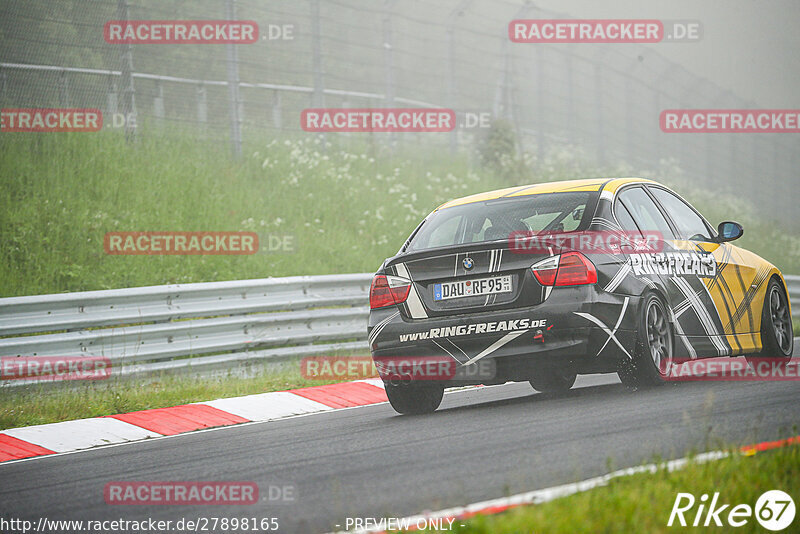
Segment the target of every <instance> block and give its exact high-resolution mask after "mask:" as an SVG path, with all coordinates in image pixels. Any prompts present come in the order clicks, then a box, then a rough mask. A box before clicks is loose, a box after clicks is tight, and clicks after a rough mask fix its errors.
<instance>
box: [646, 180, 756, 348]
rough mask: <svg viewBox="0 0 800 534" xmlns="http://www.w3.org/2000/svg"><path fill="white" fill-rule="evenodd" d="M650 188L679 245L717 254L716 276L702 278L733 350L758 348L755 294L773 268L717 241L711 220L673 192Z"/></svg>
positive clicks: (729, 245)
mask: <svg viewBox="0 0 800 534" xmlns="http://www.w3.org/2000/svg"><path fill="white" fill-rule="evenodd" d="M648 190H649V191H650V193H651V194H652V195H653V197H654V198H655V200H656V201H657V202H658V203H659V205H660V206H661V207H662V208H663V210H664V212H665V213H666V215H667V216H668V217H669V218H670V221H671V222H672V224H673V226H674V227H675V230H676V233H677V237H678V238H679V239H678V240H677V241H676V243H678V246H679V247H680V248H683V249H684V250H687V251H693V250H695V251H698V252H700V253H701V254H709V255H711V256H712V257H713V259H714V263H715V264H716V265H715V267H714V270H715V273H714V276H706V277H700V280H701V281H702V282H703V284H704V286H705V288H706V290H707V291H708V294H709V295H710V297H711V300H712V301H713V304H714V308H715V311H716V313H717V315H719V318H720V321H721V323H722V335H723V336H724V338H725V342H726V343H727V344H728V345H729V346H730V348H731V353H732V354H742V353H746V352H750V351H752V350H754V349H755V348H756V334H755V333H756V332H758V330H759V328H760V326H761V325H760V323H761V321H760V319H761V313H760V312H761V308H760V305H759V304H758V303H756V302H754V300H755V298H754V297H755V296H756V295H757V294H758V289H759V287H760V286H761V285H762V284H764V283H765V281H766V280H767V278H768V275H769V269H768V268H766V267H762V268H761V269H759V267H760V263H761V262H757V261H756V258H755V256H754V255H753V254H752V253H750V252H747V251H745V250H743V249H741V248H739V247H737V246H735V245H732V244H731V243H717V242H715V240H714V238H715V236H716V233H715V232H714V231H713V230H712V229H711V226H710V225H709V224H708V222H707V221H706V220H705V219H703V217H702V216H701V215H700V214H699V213H698V212H697V211H696V210H695V209H694V208H693V207H692V206H691V205H689V203H687V202H686V201H685V200H683V199H682V198H680V197H679V196H678V195H676V194H675V193H673V192H672V191H669V190H667V189H665V188H662V187H657V186H648ZM760 271H763V272H760ZM710 311H711V310H710Z"/></svg>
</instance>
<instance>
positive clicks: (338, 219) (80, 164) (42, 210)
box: [0, 132, 503, 296]
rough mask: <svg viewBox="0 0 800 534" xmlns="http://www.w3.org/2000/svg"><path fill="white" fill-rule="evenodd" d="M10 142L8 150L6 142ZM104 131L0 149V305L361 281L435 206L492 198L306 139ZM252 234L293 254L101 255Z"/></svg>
mask: <svg viewBox="0 0 800 534" xmlns="http://www.w3.org/2000/svg"><path fill="white" fill-rule="evenodd" d="M12 135H13V137H12ZM188 139H189V138H188V136H178V135H170V136H166V135H165V136H160V137H153V136H151V137H146V136H142V138H141V139H140V140H139V142H138V143H137V144H136V145H135V146H130V145H128V144H126V143H125V141H124V139H123V138H122V137H121V136H119V135H117V134H115V133H109V132H103V133H98V134H84V135H76V134H54V135H39V136H36V135H35V134H21V135H19V136H18V135H15V134H9V135H7V136H3V140H2V141H1V142H0V203H2V205H3V209H2V210H0V232H2V233H1V234H0V243H2V245H0V296H13V295H26V294H41V293H56V292H64V291H80V290H94V289H109V288H121V287H134V286H143V285H157V284H166V283H178V282H182V283H186V282H201V281H216V280H234V279H247V278H262V277H268V276H290V275H304V274H330V273H347V272H369V271H374V270H375V269H377V268H378V266H379V265H380V263H381V262H382V261H383V259H384V258H386V257H387V256H391V255H393V254H394V253H395V252H396V251H397V250H398V249H399V248H400V246H401V245H402V243H403V241H404V240H405V238H406V237H407V236H408V234H409V233H410V232H411V231H412V230H413V229H414V227H415V226H416V225H417V224H418V223H419V221H420V220H421V219H422V218H423V217H424V216H425V215H427V213H429V212H430V211H431V210H432V209H433V208H435V207H436V206H437V205H438V204H440V203H441V202H444V201H445V200H447V199H450V198H453V197H458V196H463V195H466V194H469V193H473V192H478V191H481V190H484V189H490V188H497V187H501V186H502V185H503V184H502V183H500V182H499V181H497V180H492V179H489V178H486V177H479V176H477V175H476V174H474V173H470V172H468V171H467V167H466V163H465V161H464V160H458V159H455V160H448V159H446V158H445V159H444V160H442V159H440V158H438V155H437V154H435V153H432V154H430V158H428V157H423V156H419V157H417V158H416V159H414V160H409V159H403V158H399V157H398V158H394V157H391V156H386V155H383V156H377V157H373V156H371V155H369V154H367V153H364V152H360V153H357V154H354V153H349V152H346V151H342V150H335V149H333V148H331V149H329V150H328V151H327V153H323V151H322V148H321V145H320V144H318V143H317V142H316V141H315V140H314V139H306V140H305V141H290V140H286V141H283V142H280V143H279V142H276V141H271V142H265V143H263V144H262V145H261V146H252V147H250V148H249V149H248V150H247V152H246V154H245V156H244V158H243V159H242V160H241V161H234V160H233V159H232V158H231V157H230V156H229V154H228V149H229V147H228V145H227V144H224V143H222V144H218V145H212V144H210V143H208V142H195V141H190V140H188ZM155 230H168V231H201V230H202V231H254V232H257V233H259V234H260V235H262V234H273V235H292V236H294V248H295V251H294V252H274V253H264V254H256V255H253V256H108V255H106V254H105V253H104V251H103V236H104V235H105V233H106V232H110V231H155Z"/></svg>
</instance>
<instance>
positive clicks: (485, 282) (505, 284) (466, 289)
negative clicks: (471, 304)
mask: <svg viewBox="0 0 800 534" xmlns="http://www.w3.org/2000/svg"><path fill="white" fill-rule="evenodd" d="M496 293H511V276H492V277H491V278H479V279H478V280H463V281H460V282H442V283H440V284H433V300H449V299H458V298H464V297H479V296H481V295H493V294H496Z"/></svg>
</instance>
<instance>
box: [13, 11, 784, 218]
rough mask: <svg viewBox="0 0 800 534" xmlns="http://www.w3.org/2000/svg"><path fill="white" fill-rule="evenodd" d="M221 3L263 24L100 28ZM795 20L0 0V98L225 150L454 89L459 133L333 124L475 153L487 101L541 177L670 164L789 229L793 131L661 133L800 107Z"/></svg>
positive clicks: (208, 14) (443, 99) (203, 15)
mask: <svg viewBox="0 0 800 534" xmlns="http://www.w3.org/2000/svg"><path fill="white" fill-rule="evenodd" d="M226 9H233V11H234V12H235V18H237V19H252V20H255V21H256V22H257V23H258V24H259V27H260V33H261V36H262V37H263V38H264V39H262V40H261V41H260V42H258V43H256V44H252V45H232V46H229V45H208V44H206V45H186V44H184V45H164V44H160V45H159V44H148V45H132V46H126V45H110V44H107V43H106V42H105V41H104V40H103V32H102V29H103V24H104V23H105V22H106V21H108V20H111V19H119V18H125V17H127V18H129V19H133V20H136V19H190V20H191V19H223V18H226ZM515 18H622V19H637V18H648V19H652V18H657V19H661V20H665V21H669V20H681V21H686V20H693V21H698V22H699V23H701V24H702V38H701V39H700V40H699V41H691V42H677V43H669V42H661V43H655V44H648V45H639V44H519V43H511V42H509V40H508V37H507V28H508V23H509V22H510V21H511V20H513V19H515ZM798 23H800V4H798V3H797V2H795V1H792V0H774V1H769V2H764V1H761V2H757V1H750V0H728V1H722V0H716V1H706V2H697V1H689V0H679V1H668V2H667V1H663V2H656V1H641V0H617V1H614V2H597V1H590V0H572V1H561V0H559V1H556V0H543V1H538V2H532V3H529V2H521V1H511V0H472V1H470V0H445V1H437V2H432V1H429V2H422V1H405V0H384V1H374V0H373V1H371V0H292V1H288V0H270V1H262V0H192V1H188V0H49V1H34V2H32V1H28V0H2V1H0V104H2V105H3V106H4V107H47V106H62V107H97V108H100V109H101V110H102V111H103V113H104V116H105V117H106V128H107V129H112V128H114V127H119V128H121V129H125V130H126V131H128V133H135V135H137V136H141V135H147V134H148V132H150V131H161V132H163V131H167V132H170V133H175V134H177V135H188V136H195V137H197V138H204V139H219V140H220V142H223V141H224V142H230V143H231V144H232V149H233V150H234V151H237V152H238V151H241V146H242V143H244V144H245V146H246V145H247V144H248V143H260V142H264V141H265V140H269V139H280V138H283V137H286V136H309V135H312V134H309V133H306V132H302V130H301V129H300V124H299V116H300V112H301V111H302V110H303V109H305V108H308V107H323V106H324V107H420V106H422V107H446V108H452V109H454V110H455V111H456V112H457V113H458V116H459V123H460V124H461V126H460V127H459V128H458V129H457V130H456V131H455V132H453V133H452V134H446V133H445V134H431V133H424V134H332V135H331V134H328V135H326V137H325V139H326V141H327V142H329V143H338V144H341V145H343V146H347V145H351V144H353V143H363V142H364V141H366V142H368V143H369V144H371V146H377V147H383V148H387V149H388V150H390V151H395V150H409V149H410V150H413V149H414V147H417V146H418V147H426V148H427V147H432V146H434V147H435V146H437V145H438V146H441V147H442V149H446V150H448V151H449V152H450V153H451V154H453V155H457V154H462V155H466V156H467V157H469V158H472V160H474V159H475V158H474V154H475V153H476V151H477V149H478V146H479V144H480V143H481V141H482V139H485V137H486V135H487V128H481V127H472V128H468V127H465V125H464V121H465V120H466V117H467V116H468V115H471V116H472V117H478V116H480V117H484V118H486V117H490V118H491V120H492V121H493V123H494V124H497V123H500V124H501V125H505V126H506V127H507V128H508V130H510V131H511V132H512V133H513V139H514V144H515V148H514V150H515V152H516V155H515V157H518V158H519V159H520V160H522V161H524V162H526V163H527V164H530V165H531V167H532V168H533V169H535V170H536V172H538V174H537V175H536V178H537V179H547V168H548V167H549V166H550V165H551V164H552V162H564V161H572V160H575V161H581V162H588V163H589V164H590V165H591V168H593V169H596V171H595V173H596V174H605V173H617V174H619V173H624V174H645V175H647V173H648V172H653V173H656V174H659V175H664V174H665V173H667V174H669V173H674V174H675V175H676V176H675V179H676V180H684V181H687V182H690V183H692V184H694V185H698V186H702V187H703V188H705V189H707V190H709V191H711V192H714V191H720V192H724V193H727V194H735V195H741V197H742V198H746V199H747V200H749V201H750V202H751V203H752V204H753V205H754V206H755V207H756V209H757V210H758V211H759V213H760V214H761V215H763V217H765V218H767V219H771V220H774V221H776V222H777V223H779V225H780V226H781V227H784V228H786V229H791V230H796V229H797V228H799V227H800V208H798V207H797V206H796V201H795V198H794V193H795V185H796V182H797V180H796V169H797V167H798V163H799V162H800V158H798V150H797V149H798V138H797V137H796V136H794V135H792V134H767V133H763V134H687V133H673V134H665V133H662V132H661V131H660V129H659V122H658V117H659V113H660V112H661V111H662V110H664V109H671V108H703V109H705V108H750V109H766V108H796V107H800V102H798V98H799V97H798V95H797V89H796V88H797V87H798V86H799V85H800V58H798V54H797V53H796V51H797V50H798V49H800V46H798V45H800V35H798V32H797V27H798ZM270 27H275V28H277V27H289V28H290V29H291V38H290V39H288V38H287V39H276V40H269V39H266V37H267V36H268V34H269V31H270ZM231 87H236V88H238V90H237V91H231V89H230V88H231ZM130 116H133V117H135V120H136V128H135V130H132V128H131V124H130V122H131V121H128V122H127V123H126V121H125V120H124V117H130ZM112 119H113V120H112ZM443 154H444V152H443ZM580 168H581V169H585V168H586V165H583V166H581V167H580ZM731 218H735V214H732V216H731Z"/></svg>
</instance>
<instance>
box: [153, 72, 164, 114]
mask: <svg viewBox="0 0 800 534" xmlns="http://www.w3.org/2000/svg"><path fill="white" fill-rule="evenodd" d="M153 115H155V116H156V118H159V119H163V118H164V85H163V84H162V83H161V80H156V96H155V98H153Z"/></svg>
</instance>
